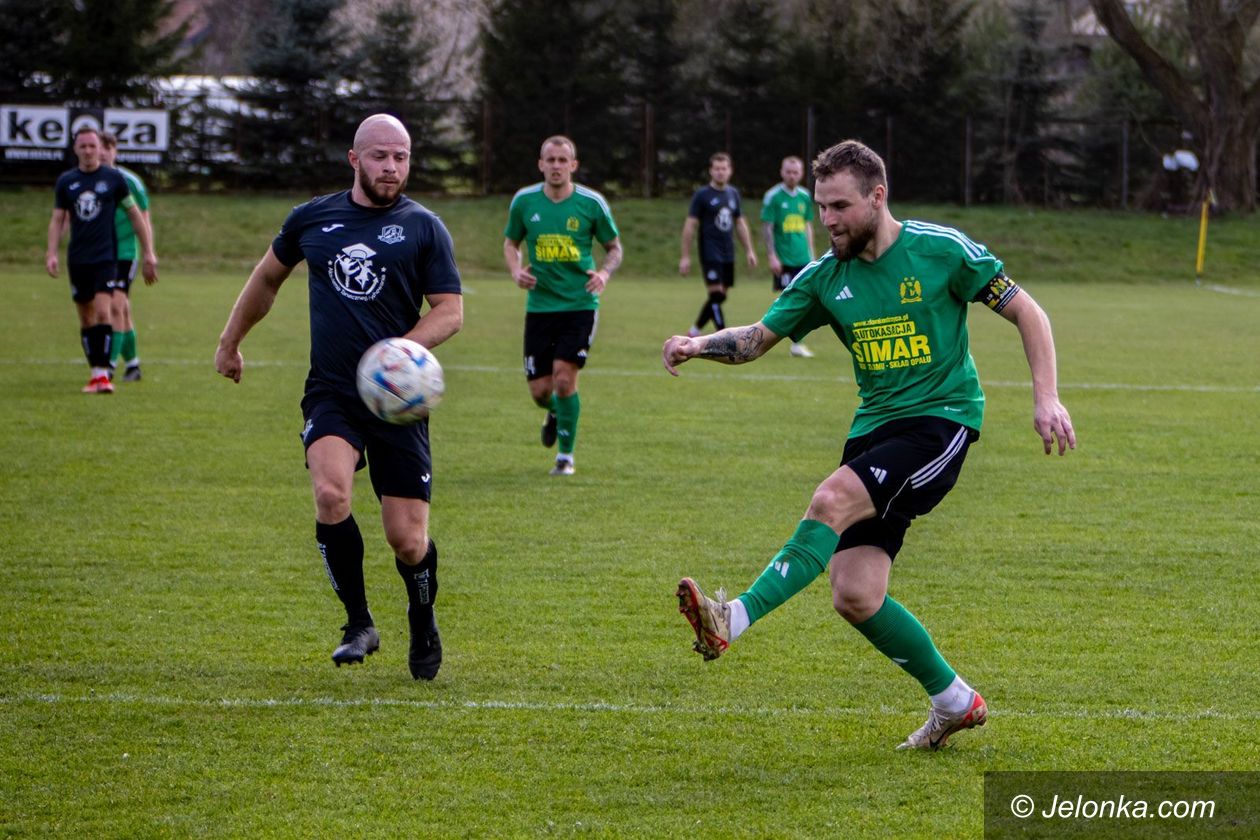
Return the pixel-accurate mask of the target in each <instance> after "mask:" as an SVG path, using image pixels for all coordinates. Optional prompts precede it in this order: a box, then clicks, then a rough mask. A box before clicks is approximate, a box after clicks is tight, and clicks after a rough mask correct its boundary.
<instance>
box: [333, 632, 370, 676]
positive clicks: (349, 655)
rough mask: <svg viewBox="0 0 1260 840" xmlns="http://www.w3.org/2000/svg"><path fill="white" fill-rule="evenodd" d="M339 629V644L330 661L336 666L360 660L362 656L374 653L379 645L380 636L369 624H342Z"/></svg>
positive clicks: (351, 663)
mask: <svg viewBox="0 0 1260 840" xmlns="http://www.w3.org/2000/svg"><path fill="white" fill-rule="evenodd" d="M341 629H342V631H343V635H342V637H341V644H339V645H337V649H336V650H334V651H333V652H332V661H333V662H334V663H335V664H336V665H337V667H338V668H340V667H341V666H342V665H343V664H344V665H353V664H354V663H356V662H362V661H363V658H364V657H366V656H371V655H372V654H374V653H376V651H377V650H378V649H379V648H380V646H381V637H380V636H378V635H377V633H376V628H375V627H373V626H372V625H371V624H343V625H341Z"/></svg>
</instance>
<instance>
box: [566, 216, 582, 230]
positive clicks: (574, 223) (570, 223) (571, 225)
mask: <svg viewBox="0 0 1260 840" xmlns="http://www.w3.org/2000/svg"><path fill="white" fill-rule="evenodd" d="M564 226H565V228H567V229H568V230H569V231H571V232H576V231H577V229H578V228H579V227H581V225H580V224H579V223H578V220H577V216H570V217H569V218H568V220H567V221H566V222H565V223H564Z"/></svg>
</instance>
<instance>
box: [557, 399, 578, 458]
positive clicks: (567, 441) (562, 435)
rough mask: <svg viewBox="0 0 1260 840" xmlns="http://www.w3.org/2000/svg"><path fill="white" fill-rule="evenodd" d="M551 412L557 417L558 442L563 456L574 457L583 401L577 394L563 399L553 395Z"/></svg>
mask: <svg viewBox="0 0 1260 840" xmlns="http://www.w3.org/2000/svg"><path fill="white" fill-rule="evenodd" d="M551 410H552V412H553V413H554V414H555V415H556V441H557V443H558V444H559V450H560V454H561V455H572V454H573V445H574V444H575V443H577V426H578V415H579V414H581V413H582V401H581V400H580V399H579V398H578V395H577V394H576V393H574V394H572V395H571V396H567V397H562V396H560V395H558V394H553V395H552V397H551Z"/></svg>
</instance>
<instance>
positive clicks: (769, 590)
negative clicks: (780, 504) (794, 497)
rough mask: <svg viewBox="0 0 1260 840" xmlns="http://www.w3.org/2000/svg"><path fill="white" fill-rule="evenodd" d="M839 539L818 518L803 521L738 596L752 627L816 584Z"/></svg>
mask: <svg viewBox="0 0 1260 840" xmlns="http://www.w3.org/2000/svg"><path fill="white" fill-rule="evenodd" d="M839 541H840V537H839V536H838V535H837V534H836V532H835V531H833V530H831V528H830V526H828V525H827V524H825V523H823V522H819V521H818V520H816V519H802V520H801V524H799V525H797V526H796V533H794V534H792V539H790V540H788V541H787V544H786V545H784V546H783V548H782V549H780V550H779V553H778V554H776V555H774V559H773V560H771V561H770V565H769V566H767V567H766V570H765V571H764V572H762V573H761V576H760V577H758V578H757V579H756V580H755V581H753V584H752V586H750V587H748V591H747V592H745V593H743V594H742V595H740V596H739V600H741V601H743V602H744V608H745V609H746V610H747V611H748V623H749V624H752V623H753V622H755V621H757V620H758V619H759V618H761V617H762V616H764V615H765V614H766V613H768V612H770V611H771V610H773V609H774V608H775V607H778V606H780V605H781V604H783V603H785V602H786V601H787V600H788V599H789V598H791V597H792V596H793V595H795V594H796V593H797V592H800V591H801V590H802V589H804V588H805V587H807V586H809V585H810V584H811V583H813V582H814V579H815V578H817V577H818V576H819V575H821V574H822V573H823V572H825V571H827V564H828V563H829V562H831V555H832V554H834V553H835V550H836V544H837V543H838V542H839Z"/></svg>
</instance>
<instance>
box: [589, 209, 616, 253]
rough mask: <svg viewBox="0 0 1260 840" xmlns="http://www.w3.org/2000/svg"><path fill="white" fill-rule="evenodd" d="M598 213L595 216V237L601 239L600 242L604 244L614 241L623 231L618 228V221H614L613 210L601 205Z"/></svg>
mask: <svg viewBox="0 0 1260 840" xmlns="http://www.w3.org/2000/svg"><path fill="white" fill-rule="evenodd" d="M598 213H599V214H598V215H597V216H596V217H595V238H596V239H597V240H598V241H599V244H601V245H604V244H607V243H609V242H612V241H613V240H614V239H616V238H617V237H618V236H620V235H621V233H620V231H618V230H617V223H616V222H614V221H613V217H612V211H610V210H609V211H606V210H604V209H603V208H602V207H599V208H598Z"/></svg>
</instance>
